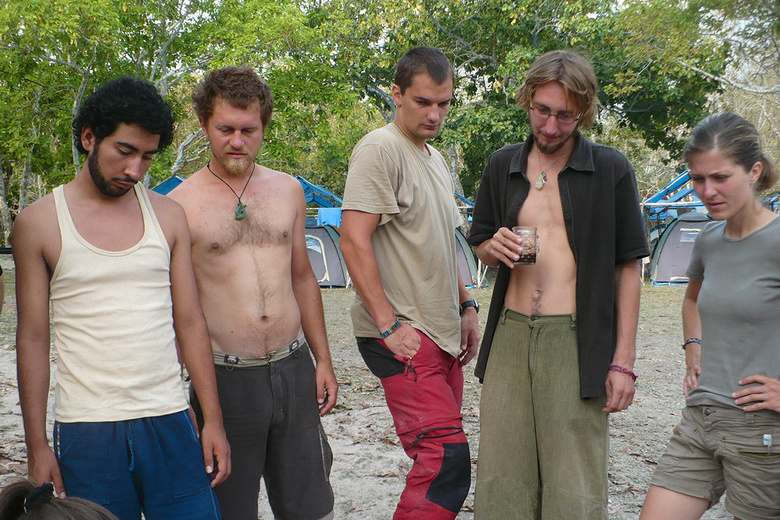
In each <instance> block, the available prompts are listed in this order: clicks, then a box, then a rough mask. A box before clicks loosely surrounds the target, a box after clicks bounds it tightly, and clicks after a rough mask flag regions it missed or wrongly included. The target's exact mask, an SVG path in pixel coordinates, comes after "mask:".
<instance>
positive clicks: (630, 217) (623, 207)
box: [615, 169, 650, 263]
mask: <svg viewBox="0 0 780 520" xmlns="http://www.w3.org/2000/svg"><path fill="white" fill-rule="evenodd" d="M615 223H616V226H615V228H616V232H615V261H616V262H617V263H623V262H627V261H628V260H631V259H633V258H644V257H646V256H649V255H650V249H649V248H648V246H647V236H646V235H645V226H644V223H643V222H642V212H641V211H640V209H639V194H638V193H637V188H636V179H635V178H634V172H633V171H632V170H631V169H629V170H628V172H626V174H625V175H624V176H623V177H622V178H621V179H620V180H619V181H618V183H617V186H616V188H615Z"/></svg>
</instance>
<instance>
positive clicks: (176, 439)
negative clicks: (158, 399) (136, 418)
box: [154, 410, 216, 498]
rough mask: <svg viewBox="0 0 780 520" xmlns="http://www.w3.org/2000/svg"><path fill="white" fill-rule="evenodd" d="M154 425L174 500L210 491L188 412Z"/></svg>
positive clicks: (198, 442)
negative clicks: (205, 490)
mask: <svg viewBox="0 0 780 520" xmlns="http://www.w3.org/2000/svg"><path fill="white" fill-rule="evenodd" d="M154 424H155V431H156V433H157V436H158V442H159V444H160V450H161V452H162V458H163V460H164V461H165V466H166V469H167V470H168V476H169V477H170V483H171V491H172V493H173V497H174V498H181V497H185V496H189V495H193V494H195V493H198V492H200V491H202V490H203V488H206V487H209V486H210V484H211V479H210V477H209V475H208V474H207V473H206V469H205V465H204V460H203V449H202V447H201V444H200V441H199V440H198V437H197V434H196V433H195V428H194V426H193V425H192V421H190V418H189V415H188V413H187V411H186V410H185V411H183V412H179V413H175V414H172V415H169V416H166V417H157V418H155V420H154ZM214 464H216V461H215V462H214Z"/></svg>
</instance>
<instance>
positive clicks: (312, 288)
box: [292, 270, 332, 365]
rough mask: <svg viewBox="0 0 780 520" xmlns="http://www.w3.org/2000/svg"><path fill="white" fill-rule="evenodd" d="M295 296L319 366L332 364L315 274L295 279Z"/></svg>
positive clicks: (311, 273) (304, 330)
mask: <svg viewBox="0 0 780 520" xmlns="http://www.w3.org/2000/svg"><path fill="white" fill-rule="evenodd" d="M292 287H293V294H294V295H295V300H296V301H297V302H298V308H299V309H300V313H301V328H303V334H304V335H305V336H306V341H307V342H308V343H309V347H310V348H311V352H312V354H313V355H314V359H315V360H316V361H317V365H319V364H320V363H329V364H332V361H331V357H330V349H329V348H328V336H327V333H326V331H325V313H324V310H323V307H322V294H321V293H320V287H319V284H318V283H317V279H316V278H315V276H314V273H313V272H311V270H309V273H308V274H304V275H301V276H298V277H293V285H292Z"/></svg>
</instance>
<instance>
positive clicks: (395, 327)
mask: <svg viewBox="0 0 780 520" xmlns="http://www.w3.org/2000/svg"><path fill="white" fill-rule="evenodd" d="M400 326H401V322H400V320H395V323H393V324H392V325H390V328H389V329H387V330H386V331H384V332H380V333H379V336H380V337H381V338H382V339H385V338H386V337H387V336H389V335H390V334H392V333H393V332H395V331H397V330H398V327H400Z"/></svg>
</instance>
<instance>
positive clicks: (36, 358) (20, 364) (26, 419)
mask: <svg viewBox="0 0 780 520" xmlns="http://www.w3.org/2000/svg"><path fill="white" fill-rule="evenodd" d="M16 352H17V367H16V370H17V379H18V386H19V402H20V405H21V408H22V421H23V423H24V437H25V443H26V444H27V448H28V449H29V450H34V449H38V448H42V447H48V445H49V443H48V437H47V435H46V410H47V404H48V400H49V378H50V375H51V368H50V365H49V363H50V362H49V345H48V341H46V342H44V341H38V342H35V341H26V340H24V339H20V338H19V337H18V336H17V350H16Z"/></svg>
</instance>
